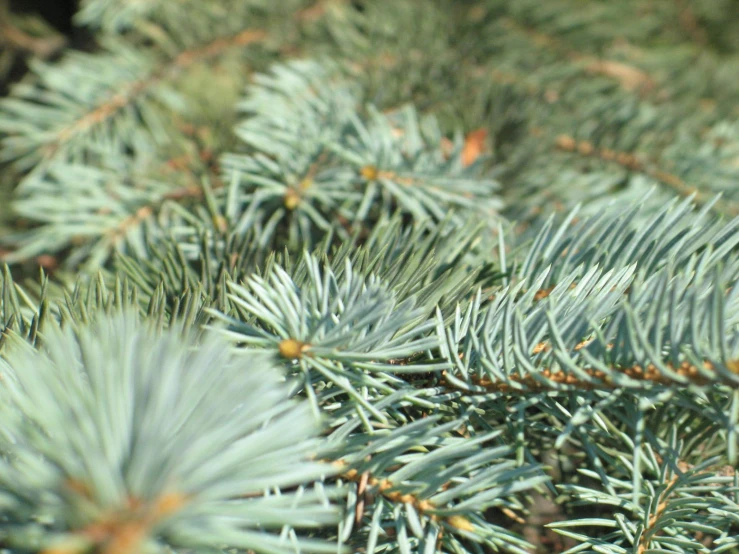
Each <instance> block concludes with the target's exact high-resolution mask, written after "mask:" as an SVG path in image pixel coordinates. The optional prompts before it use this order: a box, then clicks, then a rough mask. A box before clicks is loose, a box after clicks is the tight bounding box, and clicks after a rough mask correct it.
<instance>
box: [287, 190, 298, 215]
mask: <svg viewBox="0 0 739 554" xmlns="http://www.w3.org/2000/svg"><path fill="white" fill-rule="evenodd" d="M298 204H300V195H299V194H298V192H297V191H296V190H295V189H287V192H286V193H285V207H286V208H287V209H288V210H290V211H292V210H294V209H295V208H297V207H298Z"/></svg>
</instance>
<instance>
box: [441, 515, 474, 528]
mask: <svg viewBox="0 0 739 554" xmlns="http://www.w3.org/2000/svg"><path fill="white" fill-rule="evenodd" d="M446 521H447V523H448V524H449V525H451V526H452V527H454V528H455V529H459V530H460V531H470V532H472V531H474V530H475V527H474V526H473V525H472V523H470V520H469V519H467V518H466V517H464V516H459V515H456V516H449V517H448V518H446Z"/></svg>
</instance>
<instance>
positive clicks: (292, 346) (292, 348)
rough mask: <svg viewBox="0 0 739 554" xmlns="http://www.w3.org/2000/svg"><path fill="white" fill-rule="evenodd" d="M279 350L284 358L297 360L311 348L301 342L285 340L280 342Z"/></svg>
mask: <svg viewBox="0 0 739 554" xmlns="http://www.w3.org/2000/svg"><path fill="white" fill-rule="evenodd" d="M277 348H278V349H279V351H280V355H281V356H282V357H283V358H287V359H288V360H295V359H298V358H301V357H302V356H303V352H305V351H306V350H308V348H309V346H308V345H307V344H305V343H304V342H300V341H299V340H295V339H285V340H283V341H282V342H280V345H279V346H278V347H277Z"/></svg>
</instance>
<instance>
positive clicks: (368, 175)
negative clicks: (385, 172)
mask: <svg viewBox="0 0 739 554" xmlns="http://www.w3.org/2000/svg"><path fill="white" fill-rule="evenodd" d="M359 173H360V175H362V177H364V178H365V179H367V180H368V181H374V180H375V179H377V176H378V175H379V174H380V172H379V171H378V170H377V168H376V167H375V166H374V165H365V166H364V167H363V168H362V169H360V170H359Z"/></svg>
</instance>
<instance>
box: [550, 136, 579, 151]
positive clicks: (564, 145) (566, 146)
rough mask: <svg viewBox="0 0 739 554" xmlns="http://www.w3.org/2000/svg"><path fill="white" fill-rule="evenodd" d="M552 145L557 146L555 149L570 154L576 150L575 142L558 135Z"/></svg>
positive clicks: (568, 137) (570, 138)
mask: <svg viewBox="0 0 739 554" xmlns="http://www.w3.org/2000/svg"><path fill="white" fill-rule="evenodd" d="M554 143H555V144H556V145H557V148H560V149H562V150H567V151H569V152H572V151H573V150H574V149H575V148H577V141H576V140H575V139H574V138H572V137H571V136H569V135H559V136H558V137H557V139H556V140H555V141H554Z"/></svg>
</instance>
